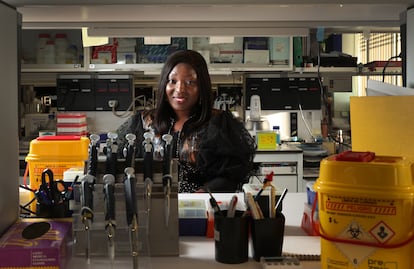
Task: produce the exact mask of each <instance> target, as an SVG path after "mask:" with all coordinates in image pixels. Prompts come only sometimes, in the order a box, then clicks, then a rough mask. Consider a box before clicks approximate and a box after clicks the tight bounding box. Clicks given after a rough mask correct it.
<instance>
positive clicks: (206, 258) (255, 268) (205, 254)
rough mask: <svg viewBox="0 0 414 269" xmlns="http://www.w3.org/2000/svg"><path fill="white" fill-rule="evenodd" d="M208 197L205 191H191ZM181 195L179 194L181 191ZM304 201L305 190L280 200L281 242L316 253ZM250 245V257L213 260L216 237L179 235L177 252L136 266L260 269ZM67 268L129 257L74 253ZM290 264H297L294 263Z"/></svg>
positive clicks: (312, 268)
mask: <svg viewBox="0 0 414 269" xmlns="http://www.w3.org/2000/svg"><path fill="white" fill-rule="evenodd" d="M194 195H199V197H204V198H207V197H208V196H207V194H194ZM180 196H181V194H180ZM306 202H307V196H306V193H288V194H287V195H286V197H285V199H284V203H283V214H284V215H285V218H286V221H285V234H284V242H283V253H294V254H298V255H303V256H305V255H309V257H310V256H313V257H315V256H318V255H320V238H319V237H318V236H309V235H307V234H306V233H305V232H304V231H303V230H302V229H301V228H300V225H301V220H302V214H303V211H304V205H305V203H306ZM251 252H252V251H251V246H249V260H248V261H247V262H244V263H239V264H224V263H220V262H217V261H216V260H215V241H214V239H213V238H207V237H205V236H180V238H179V255H178V256H164V257H148V256H145V257H139V264H140V267H139V268H143V269H147V268H148V269H164V268H168V267H171V266H174V267H176V268H180V269H190V268H191V269H194V268H198V269H204V268H217V269H221V268H239V269H244V268H245V269H260V268H262V265H261V263H260V262H256V261H255V260H254V259H253V258H252V254H251ZM300 264H301V266H302V267H301V268H307V269H316V268H320V262H319V261H306V260H302V261H301V262H300ZM68 268H69V269H72V268H76V269H95V268H96V269H98V268H99V269H105V268H117V269H127V268H128V269H130V268H133V267H132V258H131V257H129V256H122V257H116V259H115V261H114V262H113V264H111V262H110V260H109V259H108V258H107V257H91V260H90V263H89V264H88V263H87V262H86V260H85V257H81V256H74V257H72V259H71V260H70V262H69V267H68ZM292 268H297V267H293V266H292Z"/></svg>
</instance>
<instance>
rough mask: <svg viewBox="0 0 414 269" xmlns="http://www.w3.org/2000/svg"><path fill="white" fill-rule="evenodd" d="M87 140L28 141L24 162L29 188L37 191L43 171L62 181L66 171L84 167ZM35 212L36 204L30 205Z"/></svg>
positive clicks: (76, 138) (79, 138) (45, 138)
mask: <svg viewBox="0 0 414 269" xmlns="http://www.w3.org/2000/svg"><path fill="white" fill-rule="evenodd" d="M88 146H89V138H87V137H84V136H42V137H38V138H36V139H33V140H32V141H30V146H29V153H28V154H27V156H26V159H25V160H26V162H27V165H28V166H29V180H30V188H31V189H33V190H37V189H38V188H39V186H40V184H41V176H42V172H43V170H44V169H46V168H49V169H50V170H52V172H53V178H54V179H63V174H64V172H65V171H66V170H68V169H70V168H72V167H84V165H85V161H86V160H87V159H88ZM30 208H31V210H32V211H36V203H33V204H32V205H31V207H30Z"/></svg>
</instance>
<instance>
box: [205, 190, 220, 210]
mask: <svg viewBox="0 0 414 269" xmlns="http://www.w3.org/2000/svg"><path fill="white" fill-rule="evenodd" d="M207 191H208V193H209V194H210V205H211V207H212V208H213V209H214V212H215V213H217V214H218V215H221V210H220V207H219V205H218V204H217V201H216V199H215V198H214V197H213V195H212V194H211V192H210V190H207Z"/></svg>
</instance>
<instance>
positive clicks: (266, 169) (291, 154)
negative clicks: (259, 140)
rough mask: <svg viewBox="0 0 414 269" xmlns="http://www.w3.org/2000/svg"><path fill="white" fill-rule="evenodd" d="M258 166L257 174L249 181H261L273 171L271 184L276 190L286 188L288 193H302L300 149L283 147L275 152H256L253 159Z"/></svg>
mask: <svg viewBox="0 0 414 269" xmlns="http://www.w3.org/2000/svg"><path fill="white" fill-rule="evenodd" d="M253 162H254V163H257V164H258V166H259V167H258V170H257V174H256V175H255V176H253V177H252V178H251V179H250V181H251V182H254V181H255V177H256V179H257V180H260V181H263V178H264V177H265V175H267V174H269V173H270V172H272V171H273V184H274V185H275V186H276V188H277V189H278V190H283V189H284V188H287V189H288V190H289V192H302V191H303V190H304V189H305V187H306V186H304V185H305V184H304V182H303V152H302V149H300V148H298V147H295V146H292V145H284V144H282V145H281V146H278V147H277V149H276V150H272V151H269V150H266V151H256V155H255V157H254V159H253Z"/></svg>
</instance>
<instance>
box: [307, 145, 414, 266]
mask: <svg viewBox="0 0 414 269" xmlns="http://www.w3.org/2000/svg"><path fill="white" fill-rule="evenodd" d="M314 188H315V190H316V191H317V192H318V206H319V222H320V227H319V232H320V236H321V268H336V269H345V268H349V269H351V268H352V269H362V268H364V269H366V268H381V269H385V268H414V260H413V258H412V254H413V253H414V185H413V163H412V162H410V161H408V160H406V159H404V158H402V157H394V156H375V154H374V153H372V152H352V151H345V152H343V153H341V154H338V155H332V156H330V157H327V158H325V159H324V160H322V161H321V163H320V174H319V178H318V179H317V181H316V183H315V185H314Z"/></svg>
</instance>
